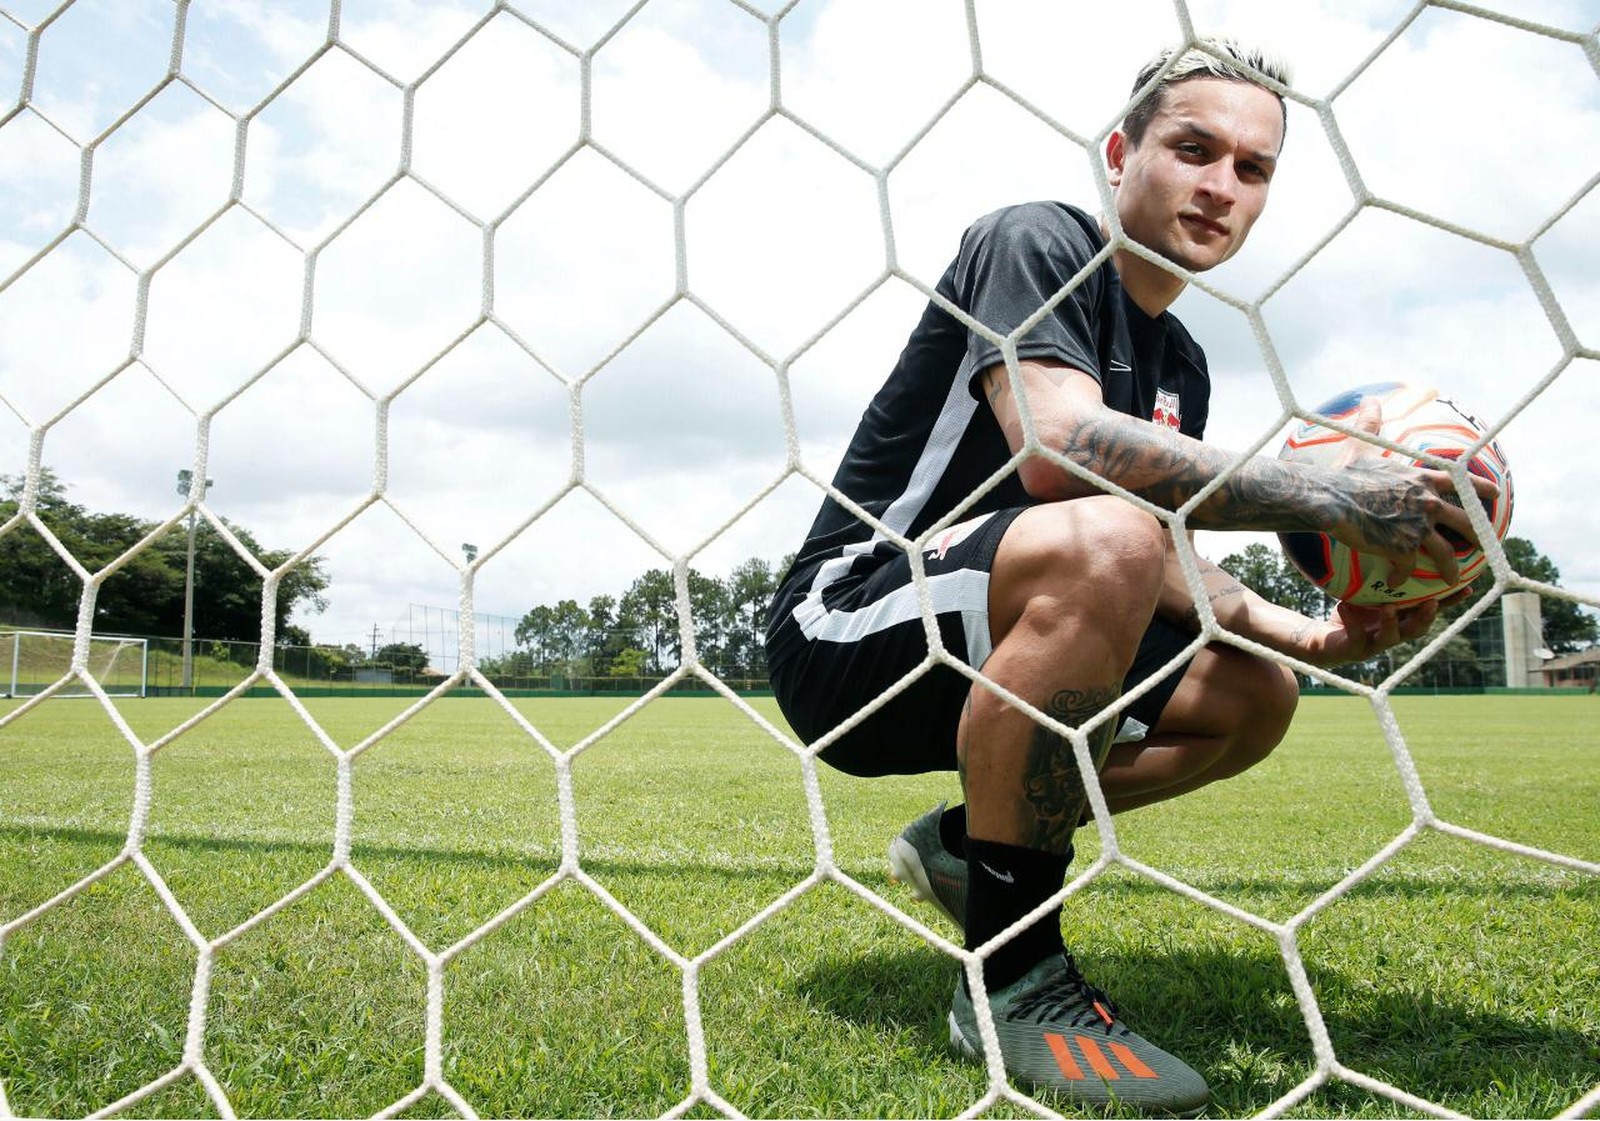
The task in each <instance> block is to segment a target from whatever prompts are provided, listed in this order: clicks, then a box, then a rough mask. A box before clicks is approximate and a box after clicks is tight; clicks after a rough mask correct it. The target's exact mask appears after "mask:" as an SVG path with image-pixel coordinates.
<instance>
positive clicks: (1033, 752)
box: [1021, 688, 1121, 853]
mask: <svg viewBox="0 0 1600 1121" xmlns="http://www.w3.org/2000/svg"><path fill="white" fill-rule="evenodd" d="M1119 695H1121V690H1120V689H1116V688H1106V689H1098V690H1090V691H1088V692H1083V691H1079V690H1077V689H1063V690H1061V691H1060V692H1059V693H1057V694H1056V695H1055V696H1054V697H1052V698H1051V699H1050V704H1049V707H1048V710H1047V711H1048V712H1049V714H1050V715H1051V716H1053V717H1055V718H1056V719H1057V720H1059V721H1061V723H1063V724H1065V725H1067V726H1068V727H1071V728H1081V727H1082V726H1083V725H1084V724H1086V723H1088V722H1089V721H1090V720H1091V719H1093V718H1094V717H1095V716H1097V715H1099V714H1100V713H1101V712H1104V711H1105V709H1106V708H1107V706H1109V705H1110V704H1111V702H1113V701H1115V700H1116V699H1117V697H1118V696H1119ZM1116 723H1117V722H1116V721H1115V720H1108V721H1106V722H1105V723H1104V724H1103V725H1101V726H1100V727H1099V728H1097V729H1096V730H1095V732H1094V734H1093V735H1092V736H1091V737H1090V742H1089V754H1090V757H1091V758H1093V759H1094V764H1095V767H1096V768H1099V767H1100V766H1101V764H1103V763H1104V762H1105V758H1106V753H1107V752H1109V751H1110V750H1111V741H1112V739H1113V738H1114V737H1115V735H1116ZM1023 790H1024V792H1025V794H1026V797H1027V804H1028V806H1029V808H1030V809H1031V811H1032V815H1031V817H1030V818H1027V819H1025V820H1023V821H1022V823H1021V825H1022V835H1023V836H1025V837H1027V838H1028V842H1027V843H1028V846H1029V847H1030V848H1037V849H1043V850H1045V851H1047V852H1058V853H1059V852H1066V850H1067V846H1068V844H1070V843H1071V841H1072V834H1073V832H1074V831H1076V830H1077V828H1078V822H1079V820H1081V819H1082V817H1083V810H1084V807H1085V805H1087V803H1088V800H1089V796H1088V793H1087V792H1086V791H1085V790H1084V786H1083V776H1082V775H1081V774H1079V773H1078V761H1077V759H1076V757H1075V756H1074V755H1073V753H1072V743H1071V742H1070V741H1069V740H1067V739H1065V738H1064V737H1062V736H1059V735H1057V734H1056V733H1054V732H1052V731H1050V730H1049V729H1048V728H1042V727H1041V728H1037V729H1035V731H1034V736H1033V742H1032V743H1031V744H1030V745H1029V748H1028V767H1027V774H1026V775H1025V777H1024V783H1023Z"/></svg>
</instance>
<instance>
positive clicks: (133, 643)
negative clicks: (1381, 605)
mask: <svg viewBox="0 0 1600 1121" xmlns="http://www.w3.org/2000/svg"><path fill="white" fill-rule="evenodd" d="M76 647H77V637H76V636H75V635H72V634H68V633H65V632H61V631H4V632H0V665H3V666H5V667H6V670H7V672H8V673H9V677H8V678H7V682H8V684H7V688H6V694H5V695H6V696H7V697H31V696H34V695H35V694H38V693H43V692H45V691H46V690H49V691H50V695H51V696H53V697H88V696H92V695H93V694H92V693H91V691H90V687H89V685H88V684H87V683H86V682H85V681H84V680H83V678H82V677H81V676H80V675H79V674H77V673H74V672H73V671H74V665H73V653H74V650H75V649H76ZM149 662H150V643H149V640H148V639H143V638H116V637H111V636H107V635H90V636H89V638H88V643H87V648H86V650H85V656H84V662H83V673H86V674H88V675H89V676H90V677H91V678H93V679H94V681H95V682H96V683H97V684H98V685H99V686H100V689H101V690H102V691H103V692H104V693H105V694H106V696H108V697H142V696H144V695H145V682H146V679H147V675H148V673H149Z"/></svg>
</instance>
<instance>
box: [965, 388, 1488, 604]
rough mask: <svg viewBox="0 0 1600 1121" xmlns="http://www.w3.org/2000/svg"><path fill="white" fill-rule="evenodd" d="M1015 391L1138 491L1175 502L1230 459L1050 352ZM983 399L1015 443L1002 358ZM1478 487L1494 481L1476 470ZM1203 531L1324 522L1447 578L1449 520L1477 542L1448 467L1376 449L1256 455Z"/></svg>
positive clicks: (1074, 448)
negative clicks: (1295, 456) (1286, 458)
mask: <svg viewBox="0 0 1600 1121" xmlns="http://www.w3.org/2000/svg"><path fill="white" fill-rule="evenodd" d="M1019 369H1020V371H1021V374H1022V378H1021V383H1022V391H1023V392H1024V393H1026V395H1027V400H1028V407H1029V411H1030V412H1031V414H1032V416H1033V421H1034V427H1035V430H1036V431H1037V433H1038V435H1039V439H1040V442H1041V443H1042V444H1044V445H1045V446H1046V447H1049V448H1052V449H1054V450H1056V451H1058V452H1059V453H1060V454H1062V455H1063V456H1064V457H1066V458H1067V459H1069V460H1071V461H1072V462H1074V463H1077V464H1078V465H1080V466H1082V467H1084V468H1087V469H1088V470H1090V471H1092V472H1094V473H1095V474H1096V475H1098V476H1100V477H1102V478H1104V479H1108V480H1110V481H1112V482H1115V483H1117V484H1118V485H1119V486H1122V487H1124V488H1126V489H1127V490H1129V491H1131V492H1132V493H1134V494H1137V495H1139V496H1140V497H1141V498H1144V499H1147V500H1148V501H1150V502H1152V503H1154V504H1156V505H1157V506H1160V507H1162V508H1164V509H1167V510H1175V509H1177V508H1178V507H1179V506H1181V505H1183V503H1184V502H1186V501H1188V499H1189V498H1191V497H1192V496H1193V495H1194V494H1195V493H1196V492H1198V491H1199V490H1200V489H1201V488H1202V487H1204V486H1205V485H1206V484H1207V483H1209V482H1211V480H1212V479H1214V478H1216V477H1217V476H1218V475H1220V474H1221V473H1222V471H1223V470H1224V469H1225V468H1226V467H1227V466H1228V464H1229V463H1231V462H1232V461H1233V460H1234V459H1235V458H1237V457H1236V455H1235V454H1234V453H1231V452H1228V451H1224V450H1222V449H1219V448H1214V447H1212V446H1210V445H1208V444H1205V443H1202V442H1201V441H1199V440H1195V439H1192V438H1190V437H1188V436H1184V435H1182V434H1180V433H1178V432H1175V431H1173V430H1172V429H1170V428H1166V427H1164V426H1160V425H1155V424H1150V423H1148V422H1146V421H1143V420H1139V419H1136V418H1134V417H1130V416H1126V415H1124V414H1122V413H1119V412H1116V411H1115V410H1113V409H1109V408H1107V407H1106V406H1105V404H1104V402H1103V401H1102V399H1101V394H1100V383H1099V382H1097V381H1096V380H1095V379H1094V378H1092V377H1090V376H1089V375H1088V374H1086V373H1084V372H1083V371H1081V370H1075V369H1073V368H1071V367H1070V366H1067V365H1065V364H1063V363H1061V362H1058V361H1054V360H1050V359H1040V360H1034V359H1028V360H1024V361H1023V362H1021V363H1020V364H1019ZM981 384H982V388H983V392H984V396H985V397H986V398H987V399H988V401H989V406H990V408H991V409H993V411H994V415H995V418H996V419H997V420H998V421H999V423H1000V427H1001V429H1002V430H1003V431H1004V432H1005V434H1006V439H1007V441H1008V443H1009V445H1010V447H1011V449H1012V451H1013V452H1015V451H1017V450H1019V449H1020V448H1021V447H1022V445H1023V442H1024V437H1023V428H1022V412H1021V408H1020V406H1019V405H1018V402H1017V400H1016V397H1015V395H1014V394H1013V392H1012V386H1011V379H1010V376H1009V375H1008V374H1007V372H1006V368H1005V367H1004V366H1003V365H995V366H991V367H989V368H988V369H986V370H985V371H984V372H983V374H982V375H981ZM1019 477H1020V478H1021V481H1022V485H1023V487H1024V488H1025V489H1026V490H1027V491H1028V493H1029V494H1030V495H1032V496H1034V497H1035V498H1039V499H1043V500H1061V499H1068V498H1077V497H1081V496H1083V495H1086V494H1093V493H1097V491H1096V488H1095V487H1094V485H1093V484H1091V483H1088V482H1085V481H1083V480H1080V479H1078V478H1077V477H1075V476H1074V475H1072V474H1071V472H1069V471H1067V470H1066V469H1064V468H1062V467H1059V466H1057V465H1056V464H1054V463H1052V462H1050V461H1049V460H1047V459H1045V458H1044V457H1042V456H1037V455H1036V456H1031V457H1029V458H1028V459H1027V460H1026V461H1024V462H1023V464H1022V466H1021V468H1020V470H1019ZM1473 485H1474V486H1475V487H1477V488H1478V491H1479V493H1480V495H1483V496H1486V497H1487V496H1492V495H1493V494H1494V493H1495V490H1494V486H1493V484H1492V483H1489V482H1488V481H1487V480H1480V479H1476V478H1474V480H1473ZM1189 520H1190V523H1191V524H1192V525H1194V526H1197V527H1200V528H1206V529H1257V530H1320V531H1322V532H1324V533H1327V534H1329V535H1331V536H1333V537H1336V538H1338V539H1339V540H1341V541H1343V542H1344V543H1345V544H1347V545H1349V546H1350V547H1351V548H1354V549H1357V550H1359V551H1361V552H1364V553H1374V554H1377V555H1379V556H1381V557H1383V558H1384V559H1385V560H1386V561H1388V563H1389V565H1390V567H1391V569H1393V570H1405V571H1409V570H1410V568H1411V566H1412V565H1413V563H1414V562H1415V559H1416V557H1417V554H1418V553H1419V552H1420V553H1424V554H1426V555H1427V556H1428V558H1429V559H1430V560H1431V561H1432V562H1433V563H1434V564H1435V565H1436V566H1437V571H1438V572H1439V573H1440V575H1441V576H1442V577H1443V578H1444V579H1446V580H1454V579H1455V578H1456V574H1457V572H1458V571H1459V569H1458V566H1457V562H1456V557H1455V550H1454V548H1453V547H1452V546H1451V544H1450V542H1449V541H1448V540H1446V539H1445V537H1444V535H1443V534H1442V533H1441V532H1440V528H1441V527H1443V528H1448V529H1451V530H1454V531H1455V532H1456V533H1458V534H1460V535H1462V536H1463V537H1466V538H1467V539H1468V540H1476V539H1477V535H1476V534H1475V533H1474V532H1473V530H1472V523H1471V522H1470V521H1469V520H1468V518H1467V514H1466V511H1465V510H1463V509H1461V507H1460V503H1459V499H1458V498H1457V496H1456V491H1455V484H1454V482H1453V481H1452V480H1451V478H1450V476H1449V474H1447V473H1446V472H1444V471H1435V470H1432V469H1430V468H1424V467H1414V466H1409V465H1406V464H1401V463H1397V462H1395V461H1393V460H1390V459H1384V458H1380V457H1378V456H1363V457H1358V458H1356V459H1353V460H1351V461H1350V462H1349V463H1347V464H1345V465H1343V466H1341V467H1340V468H1338V469H1337V470H1331V469H1327V468H1318V467H1312V466H1308V465H1306V464H1296V463H1285V462H1282V461H1280V460H1277V459H1271V458H1268V457H1265V456H1255V457H1253V458H1250V459H1247V460H1246V461H1245V462H1243V463H1241V464H1240V465H1239V467H1238V468H1237V469H1236V470H1235V471H1234V472H1233V473H1232V474H1231V475H1229V476H1228V479H1227V481H1226V482H1225V483H1223V484H1222V485H1221V486H1219V487H1218V488H1217V489H1216V490H1215V491H1213V492H1212V493H1211V494H1210V495H1209V496H1208V497H1207V498H1206V500H1205V501H1204V502H1202V503H1201V504H1200V505H1199V506H1198V507H1196V508H1195V510H1194V511H1193V512H1192V513H1191V515H1190V518H1189Z"/></svg>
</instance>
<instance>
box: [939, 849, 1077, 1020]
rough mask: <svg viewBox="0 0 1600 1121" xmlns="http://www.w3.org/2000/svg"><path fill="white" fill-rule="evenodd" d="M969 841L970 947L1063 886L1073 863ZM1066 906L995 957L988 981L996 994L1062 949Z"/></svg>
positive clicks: (1031, 851) (1063, 858)
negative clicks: (1064, 909) (1063, 911)
mask: <svg viewBox="0 0 1600 1121" xmlns="http://www.w3.org/2000/svg"><path fill="white" fill-rule="evenodd" d="M966 844H967V915H966V923H965V926H966V948H967V949H969V950H973V949H977V948H978V947H979V946H981V945H983V943H985V942H987V941H988V940H989V939H991V938H993V937H994V936H995V935H996V934H999V933H1000V932H1001V931H1002V930H1004V929H1006V927H1008V926H1010V925H1011V924H1012V923H1014V922H1016V921H1017V920H1018V919H1020V918H1022V916H1024V915H1026V914H1027V913H1028V912H1029V911H1031V910H1033V909H1034V908H1035V907H1037V906H1038V905H1039V904H1040V903H1042V902H1044V900H1045V899H1047V898H1049V897H1050V896H1052V895H1054V894H1055V893H1056V892H1058V891H1060V890H1061V885H1062V884H1064V883H1065V882H1066V879H1067V865H1069V864H1071V863H1072V849H1071V848H1070V847H1069V848H1068V849H1067V851H1066V853H1065V854H1064V855H1060V854H1057V853H1053V852H1043V851H1041V850H1039V849H1028V848H1021V847H1019V846H1017V845H1006V844H1001V843H1000V842H998V841H977V840H974V839H972V838H971V837H968V838H967V840H966ZM1062 949H1063V946H1062V942H1061V909H1060V908H1059V907H1057V908H1055V909H1054V910H1052V911H1048V912H1046V913H1045V914H1043V915H1041V916H1040V917H1039V918H1038V919H1037V920H1035V921H1034V923H1033V925H1032V926H1030V927H1028V928H1027V929H1026V930H1023V931H1021V932H1020V933H1019V934H1018V935H1017V936H1016V937H1015V938H1013V939H1012V940H1011V941H1009V942H1007V943H1006V944H1005V945H1004V946H1001V947H1000V948H999V949H997V950H996V951H995V952H994V953H992V954H990V955H989V958H988V960H987V961H986V962H985V963H984V967H983V980H984V983H985V984H986V985H987V986H988V987H989V991H990V992H991V993H992V992H994V991H995V990H996V989H999V988H1003V987H1004V986H1006V985H1009V984H1011V982H1013V981H1015V980H1016V979H1017V978H1019V977H1021V976H1022V975H1023V974H1024V973H1026V972H1028V970H1030V969H1032V968H1033V967H1034V966H1036V965H1038V964H1039V963H1040V962H1041V961H1043V960H1044V959H1045V958H1046V957H1049V956H1050V955H1051V954H1059V953H1061V952H1062Z"/></svg>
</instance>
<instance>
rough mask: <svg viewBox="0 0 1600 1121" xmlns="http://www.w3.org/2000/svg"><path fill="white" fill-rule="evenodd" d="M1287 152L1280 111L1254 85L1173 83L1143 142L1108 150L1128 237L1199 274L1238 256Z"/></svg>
mask: <svg viewBox="0 0 1600 1121" xmlns="http://www.w3.org/2000/svg"><path fill="white" fill-rule="evenodd" d="M1282 146H1283V110H1282V108H1281V107H1280V105H1279V103H1278V99H1277V97H1276V96H1274V95H1273V94H1272V93H1271V92H1270V91H1268V90H1264V89H1262V88H1261V87H1260V86H1254V85H1250V84H1249V83H1247V82H1233V81H1227V80H1224V79H1220V78H1192V79H1190V80H1189V81H1186V82H1179V83H1178V84H1176V85H1174V86H1169V87H1168V88H1167V91H1166V99H1165V103H1164V104H1163V105H1162V107H1161V109H1160V110H1159V111H1158V112H1157V113H1156V115H1155V117H1154V118H1152V119H1151V121H1150V124H1149V127H1148V128H1147V129H1146V131H1145V134H1144V138H1143V139H1142V140H1141V141H1140V142H1139V143H1138V144H1137V145H1133V144H1130V143H1128V142H1127V138H1126V137H1124V136H1123V135H1122V133H1120V132H1116V133H1113V134H1112V136H1111V139H1110V141H1109V142H1108V143H1107V145H1106V159H1107V162H1108V164H1109V165H1110V167H1109V176H1110V180H1111V185H1112V186H1113V187H1115V188H1116V189H1117V194H1116V202H1117V216H1118V217H1119V218H1120V219H1121V220H1122V228H1123V229H1124V230H1126V231H1127V233H1128V236H1129V237H1130V238H1132V239H1133V240H1134V241H1137V242H1138V243H1139V244H1141V245H1143V246H1145V247H1146V248H1148V249H1151V250H1154V251H1155V252H1156V253H1159V254H1160V255H1161V256H1162V257H1164V258H1166V259H1167V260H1169V261H1171V262H1173V263H1174V264H1177V265H1182V266H1183V267H1185V268H1187V269H1190V270H1191V271H1193V272H1204V271H1205V270H1206V269H1210V268H1215V267H1216V266H1217V265H1220V264H1221V263H1222V262H1223V261H1226V260H1227V259H1228V258H1229V257H1231V256H1233V255H1234V254H1235V253H1237V252H1238V251H1239V247H1240V246H1242V245H1243V244H1244V240H1245V237H1246V236H1247V235H1248V234H1249V233H1250V227H1251V226H1253V225H1255V221H1256V219H1257V218H1258V217H1260V215H1261V210H1262V208H1263V207H1265V206H1266V204H1267V185H1268V184H1269V183H1270V182H1271V180H1272V174H1273V171H1274V170H1275V169H1276V167H1277V157H1278V150H1279V149H1280V148H1281V147H1282Z"/></svg>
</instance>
